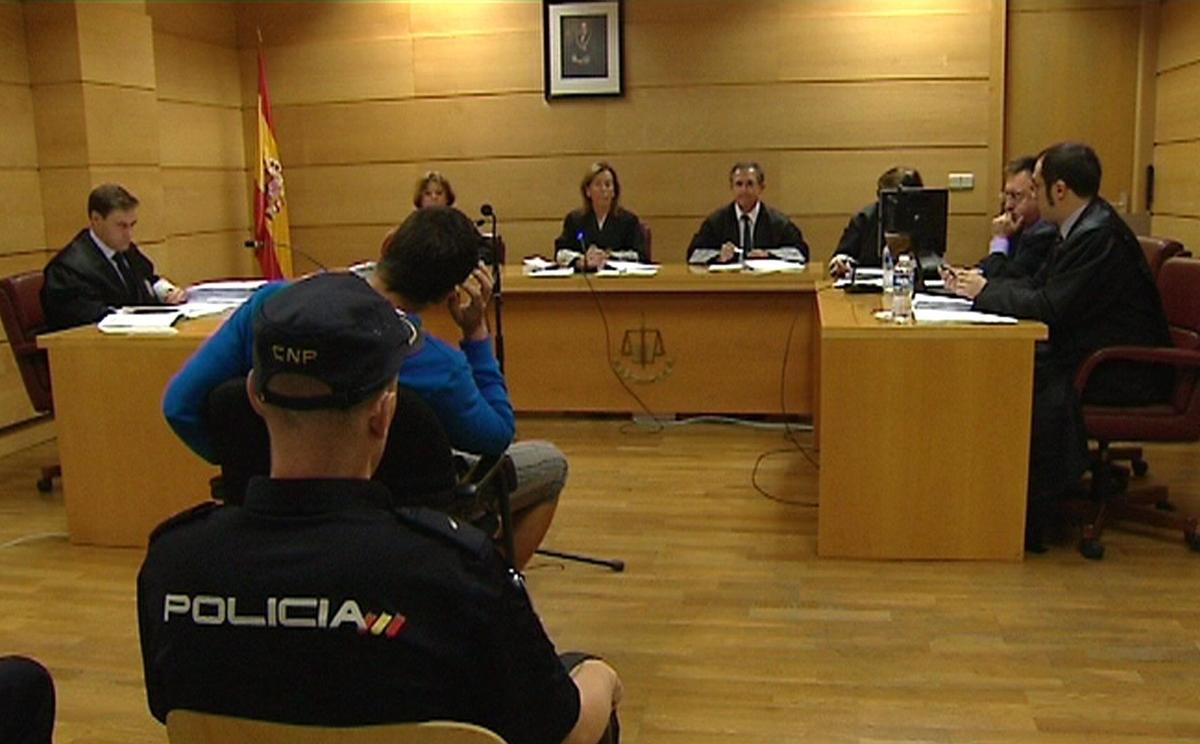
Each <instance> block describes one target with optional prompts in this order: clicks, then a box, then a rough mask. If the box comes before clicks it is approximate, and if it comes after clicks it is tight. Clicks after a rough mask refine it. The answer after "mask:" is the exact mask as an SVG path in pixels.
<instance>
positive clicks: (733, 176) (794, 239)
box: [687, 162, 808, 264]
mask: <svg viewBox="0 0 1200 744" xmlns="http://www.w3.org/2000/svg"><path fill="white" fill-rule="evenodd" d="M766 186H767V182H766V175H765V174H764V173H763V169H762V166H760V165H759V164H758V163H753V162H740V163H735V164H734V166H733V168H732V169H730V171H729V187H730V189H732V191H733V202H732V203H731V204H729V205H727V206H724V207H721V208H720V209H718V210H717V211H715V212H713V213H712V214H710V215H709V216H708V217H707V218H706V219H705V220H704V222H703V223H701V225H700V231H699V232H697V233H696V235H695V236H694V237H693V238H692V243H691V245H689V246H688V250H687V262H688V263H690V264H712V263H732V262H734V261H735V260H737V259H739V258H767V257H769V256H773V257H775V258H783V259H787V260H790V261H807V260H808V244H807V243H805V242H804V236H803V235H802V234H801V233H800V228H798V227H796V225H794V224H793V223H792V221H791V220H789V219H788V217H787V215H785V214H784V213H782V212H780V211H778V210H775V209H772V208H771V207H768V206H767V205H766V204H764V203H763V202H762V201H761V200H760V199H759V197H760V196H761V195H762V192H763V191H764V190H765V189H766Z"/></svg>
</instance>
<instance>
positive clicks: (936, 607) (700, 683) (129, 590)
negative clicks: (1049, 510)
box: [0, 418, 1200, 744]
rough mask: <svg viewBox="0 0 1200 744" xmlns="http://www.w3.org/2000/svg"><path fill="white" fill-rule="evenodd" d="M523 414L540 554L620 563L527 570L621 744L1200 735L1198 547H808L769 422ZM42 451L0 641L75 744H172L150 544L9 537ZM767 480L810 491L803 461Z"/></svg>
mask: <svg viewBox="0 0 1200 744" xmlns="http://www.w3.org/2000/svg"><path fill="white" fill-rule="evenodd" d="M520 428H521V435H522V436H523V437H524V438H534V437H544V438H548V439H552V440H554V441H556V442H557V443H559V444H560V446H562V448H563V449H564V450H565V451H566V452H567V454H568V456H569V458H570V462H571V478H570V482H569V484H568V487H567V490H566V492H565V493H564V496H563V501H562V506H561V508H560V510H559V515H558V518H557V520H556V522H555V525H554V528H553V529H552V531H551V533H550V535H549V538H548V540H547V542H546V545H547V547H552V548H556V549H560V550H575V551H584V552H588V553H594V554H600V555H606V556H619V557H621V558H623V559H624V560H625V561H626V562H627V564H628V569H627V570H626V572H625V573H623V574H613V573H609V572H608V571H606V570H604V569H599V568H594V567H589V566H583V565H578V564H565V563H563V562H560V561H557V560H548V559H541V558H539V559H536V560H535V561H534V563H533V564H531V566H530V570H529V571H528V579H529V586H530V590H531V592H532V594H533V597H534V601H535V603H536V605H537V608H538V610H539V611H540V613H541V615H542V618H543V621H544V622H545V624H546V625H547V627H548V629H549V631H550V634H551V636H552V637H553V638H554V639H555V641H556V642H557V643H558V644H559V646H560V649H563V650H565V649H576V648H577V649H586V650H589V651H592V652H595V653H599V654H603V655H604V656H607V657H608V658H609V659H611V660H612V662H613V664H614V665H615V666H616V667H617V669H618V670H619V671H620V672H621V675H622V677H623V679H624V682H625V695H626V700H625V703H624V705H623V706H622V720H623V724H624V727H623V728H624V734H625V738H624V740H625V741H626V742H627V743H629V744H637V743H641V744H659V743H665V744H683V743H684V742H687V743H688V744H697V743H703V742H740V743H744V744H758V743H762V744H767V743H768V742H769V743H771V744H777V743H779V742H792V741H838V742H842V741H850V742H884V741H906V742H912V741H924V742H974V741H1010V742H1089V743H1091V742H1120V741H1130V742H1139V743H1145V742H1166V741H1171V742H1182V741H1192V742H1194V741H1200V555H1198V554H1195V553H1191V552H1189V551H1188V550H1187V549H1186V548H1185V547H1184V546H1183V544H1182V541H1181V540H1180V539H1179V537H1178V536H1177V535H1164V536H1161V537H1155V536H1146V535H1144V534H1142V535H1139V534H1130V533H1125V532H1113V533H1110V534H1109V536H1108V537H1107V539H1106V543H1107V546H1108V555H1107V557H1106V558H1105V560H1104V561H1102V562H1100V563H1091V562H1088V561H1085V560H1083V559H1082V558H1080V557H1079V556H1078V554H1077V553H1075V551H1074V550H1073V549H1072V547H1071V545H1069V544H1065V543H1064V544H1062V545H1058V546H1055V547H1054V548H1053V549H1052V550H1051V551H1050V552H1049V553H1048V554H1046V555H1042V556H1031V557H1029V558H1028V559H1027V560H1026V561H1025V562H1024V563H1022V564H991V563H984V564H962V563H953V564H951V563H867V562H856V561H832V560H818V559H817V558H816V557H815V540H816V511H815V509H813V508H811V507H807V506H795V505H789V504H783V503H778V502H776V501H771V500H768V499H767V498H765V497H764V496H762V495H760V494H758V493H757V492H756V491H755V490H754V489H753V487H752V486H751V483H750V473H751V468H752V466H753V464H754V462H755V459H756V458H757V456H758V455H759V454H760V453H762V452H764V451H767V450H772V449H776V448H780V447H786V446H787V444H786V443H785V442H784V441H783V438H782V435H781V433H780V432H777V431H762V430H754V429H749V428H746V427H732V426H727V425H715V424H697V425H690V426H683V427H677V428H672V429H669V430H667V431H666V432H665V433H662V434H657V435H654V434H646V433H643V432H641V431H640V430H637V429H633V427H632V426H631V425H630V424H628V423H622V422H620V421H614V420H599V421H597V420H565V419H553V418H551V419H533V420H530V419H524V420H522V421H521V424H520ZM631 429H632V430H631ZM53 455H54V448H53V445H52V444H50V445H42V446H39V447H36V448H34V449H32V450H27V451H24V452H21V453H18V454H16V455H12V456H9V457H7V458H5V459H3V460H0V545H4V546H5V547H3V548H0V653H11V652H22V653H26V654H30V655H33V656H35V657H38V658H40V659H41V660H42V661H43V662H44V663H45V664H46V665H47V666H48V667H49V668H50V669H51V671H52V672H53V673H54V676H55V679H56V681H57V685H58V694H59V709H58V710H59V716H58V727H57V736H56V741H57V742H60V744H61V743H63V742H114V743H116V742H120V743H122V744H129V743H136V742H163V741H165V740H166V737H165V734H164V732H163V730H162V729H161V728H160V727H159V726H158V724H157V723H155V722H154V721H153V720H152V719H151V718H150V715H149V713H148V712H147V711H146V706H145V698H144V694H143V690H142V681H141V662H140V657H139V652H138V645H137V631H136V627H135V619H134V576H135V574H136V571H137V567H138V564H139V562H140V560H141V554H140V551H136V550H114V549H94V548H77V547H73V546H70V545H69V544H67V543H66V542H65V540H64V539H63V538H62V537H45V538H35V539H32V540H29V541H26V542H21V543H20V544H16V545H11V544H9V543H10V542H11V541H13V540H16V539H18V538H22V537H25V536H36V535H38V534H40V533H61V532H62V531H63V530H64V529H65V516H64V510H63V505H62V498H61V494H58V493H57V492H56V493H55V494H52V495H50V496H49V497H44V496H41V495H39V494H38V493H37V492H36V491H35V490H34V487H33V481H34V478H35V471H36V466H37V465H39V464H41V463H42V462H43V461H46V460H49V459H51V458H52V457H53ZM1198 455H1200V447H1196V446H1192V447H1155V448H1152V449H1150V451H1149V457H1150V460H1151V471H1152V473H1151V477H1159V478H1163V479H1166V480H1168V481H1170V482H1171V483H1172V484H1173V485H1174V486H1175V489H1174V495H1175V497H1176V499H1177V500H1178V501H1179V503H1180V504H1181V506H1184V507H1187V508H1190V509H1192V510H1193V511H1196V510H1200V457H1198ZM759 480H760V483H761V485H762V486H763V487H764V488H765V489H766V490H767V491H769V492H770V493H771V495H772V496H774V497H776V498H778V499H783V500H788V501H795V502H811V501H813V500H815V498H816V482H817V478H816V473H815V470H814V469H813V466H812V465H811V464H810V463H809V462H808V461H807V460H805V458H804V457H802V456H801V455H800V454H799V453H797V452H796V451H795V450H793V451H792V452H790V453H785V454H779V455H774V456H772V457H770V458H768V459H767V460H766V462H765V463H764V465H763V468H762V471H761V472H760V479H759ZM163 482H164V484H165V485H166V486H167V487H169V483H170V477H169V474H165V475H164V478H163ZM946 498H953V492H952V491H950V490H948V491H947V494H946Z"/></svg>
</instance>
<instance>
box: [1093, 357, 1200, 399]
mask: <svg viewBox="0 0 1200 744" xmlns="http://www.w3.org/2000/svg"><path fill="white" fill-rule="evenodd" d="M1117 361H1120V362H1144V363H1147V364H1163V365H1169V366H1172V367H1185V368H1186V367H1193V368H1200V351H1192V350H1191V349H1174V348H1169V347H1155V346H1109V347H1108V348H1105V349H1100V350H1099V351H1094V352H1092V353H1091V355H1090V356H1088V358H1087V359H1084V360H1083V364H1081V365H1079V369H1078V371H1076V372H1075V390H1076V391H1077V392H1078V393H1079V394H1080V395H1082V394H1083V391H1084V388H1086V387H1087V382H1088V378H1090V377H1091V376H1092V372H1094V371H1095V369H1096V367H1099V366H1100V365H1101V364H1104V363H1105V362H1117Z"/></svg>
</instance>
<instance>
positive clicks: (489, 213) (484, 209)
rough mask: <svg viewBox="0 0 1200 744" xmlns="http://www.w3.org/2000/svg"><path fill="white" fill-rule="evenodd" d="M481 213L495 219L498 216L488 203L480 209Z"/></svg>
mask: <svg viewBox="0 0 1200 744" xmlns="http://www.w3.org/2000/svg"><path fill="white" fill-rule="evenodd" d="M479 213H480V214H482V215H483V216H484V217H492V218H495V216H496V211H495V210H494V209H492V205H491V204H487V203H486V202H485V203H484V205H483V206H482V207H480V208H479Z"/></svg>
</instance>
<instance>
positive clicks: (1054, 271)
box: [948, 143, 1172, 549]
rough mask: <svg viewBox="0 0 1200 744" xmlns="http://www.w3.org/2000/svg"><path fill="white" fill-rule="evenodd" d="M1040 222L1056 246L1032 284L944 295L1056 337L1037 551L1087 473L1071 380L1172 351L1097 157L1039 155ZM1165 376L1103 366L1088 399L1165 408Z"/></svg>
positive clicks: (981, 281) (1037, 456) (1036, 414)
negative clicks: (1109, 350)
mask: <svg viewBox="0 0 1200 744" xmlns="http://www.w3.org/2000/svg"><path fill="white" fill-rule="evenodd" d="M1033 182H1034V188H1035V189H1036V192H1037V200H1038V208H1039V211H1040V213H1041V217H1042V219H1044V220H1046V221H1048V222H1050V223H1052V224H1054V225H1056V226H1057V228H1058V236H1059V237H1058V242H1057V244H1056V245H1055V247H1054V248H1053V250H1052V251H1051V253H1050V256H1049V258H1048V259H1047V260H1046V262H1045V264H1043V266H1042V267H1041V269H1039V270H1038V272H1037V273H1036V274H1034V275H1033V276H1031V277H1025V278H1021V279H1002V280H998V281H991V280H989V279H988V278H987V277H985V276H982V275H980V274H979V273H976V272H956V273H955V274H954V275H952V276H951V277H950V281H949V282H948V285H949V286H950V287H951V288H952V289H954V290H955V291H956V292H957V293H958V294H960V295H962V296H964V297H969V298H973V299H974V306H975V308H976V309H978V310H984V311H987V312H992V313H1000V314H1003V315H1012V316H1016V317H1018V318H1029V319H1032V320H1040V321H1042V322H1043V323H1045V324H1046V325H1048V326H1049V327H1050V338H1049V341H1048V342H1045V343H1041V344H1039V345H1038V349H1037V354H1036V357H1035V362H1034V393H1033V430H1032V434H1031V440H1030V465H1029V499H1030V503H1029V511H1028V514H1029V522H1028V532H1027V535H1026V544H1027V546H1028V547H1030V548H1031V549H1039V548H1040V547H1041V534H1040V532H1041V529H1042V526H1043V523H1044V521H1045V519H1046V517H1047V512H1048V510H1049V508H1050V507H1051V506H1052V505H1053V498H1054V497H1056V496H1057V495H1058V494H1059V493H1061V492H1062V491H1063V490H1064V489H1066V488H1067V487H1069V486H1071V485H1073V484H1074V483H1076V482H1078V480H1079V477H1080V476H1081V475H1082V474H1083V471H1084V470H1085V469H1086V467H1087V464H1088V454H1087V437H1086V432H1085V430H1084V428H1083V420H1082V416H1081V413H1080V408H1079V404H1080V401H1079V400H1078V398H1077V396H1076V394H1075V389H1074V386H1073V378H1074V375H1075V371H1076V369H1077V368H1078V366H1079V364H1080V363H1081V362H1082V361H1083V360H1084V359H1085V358H1086V357H1087V356H1088V355H1089V354H1091V353H1092V352H1094V351H1096V350H1097V349H1101V348H1104V347H1107V346H1169V345H1170V344H1171V337H1170V334H1169V332H1168V330H1167V321H1166V316H1165V315H1164V314H1163V309H1162V301H1161V299H1160V298H1159V296H1158V289H1157V287H1156V286H1155V283H1154V277H1153V276H1152V275H1151V273H1150V268H1149V266H1147V265H1146V259H1145V256H1144V255H1143V253H1142V250H1141V247H1140V246H1139V245H1138V241H1137V237H1136V236H1134V234H1133V232H1132V231H1131V230H1130V229H1129V227H1128V226H1127V225H1126V224H1125V222H1124V221H1122V219H1121V218H1120V216H1118V215H1117V213H1116V211H1115V210H1114V209H1113V208H1112V206H1111V205H1110V204H1109V203H1108V202H1106V201H1105V200H1104V199H1102V198H1100V196H1099V190H1100V160H1099V158H1098V157H1096V153H1095V151H1093V150H1092V148H1091V147H1088V146H1087V145H1084V144H1079V143H1063V144H1058V145H1054V146H1052V147H1049V148H1047V149H1046V150H1044V151H1042V153H1041V154H1040V155H1039V156H1038V159H1037V165H1036V167H1035V169H1034V173H1033ZM1171 375H1172V371H1171V369H1169V368H1164V367H1155V366H1148V365H1138V364H1133V363H1125V362H1120V363H1109V364H1104V365H1101V366H1100V367H1098V368H1097V370H1096V372H1095V373H1094V374H1093V375H1092V378H1091V382H1090V383H1089V386H1088V388H1087V390H1086V391H1084V400H1086V401H1088V402H1094V403H1112V404H1122V405H1126V404H1139V403H1151V402H1155V401H1161V400H1165V398H1166V397H1167V395H1169V391H1170V385H1171V380H1172V377H1171Z"/></svg>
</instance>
